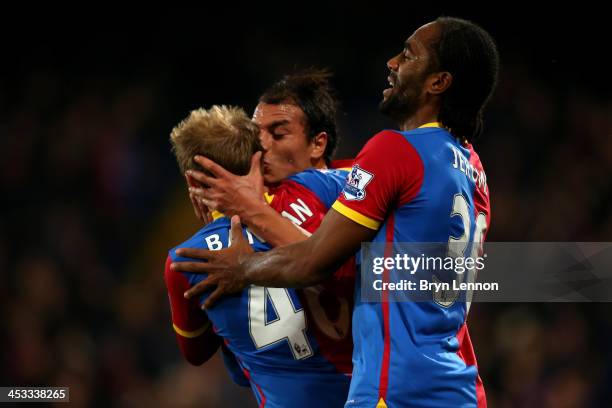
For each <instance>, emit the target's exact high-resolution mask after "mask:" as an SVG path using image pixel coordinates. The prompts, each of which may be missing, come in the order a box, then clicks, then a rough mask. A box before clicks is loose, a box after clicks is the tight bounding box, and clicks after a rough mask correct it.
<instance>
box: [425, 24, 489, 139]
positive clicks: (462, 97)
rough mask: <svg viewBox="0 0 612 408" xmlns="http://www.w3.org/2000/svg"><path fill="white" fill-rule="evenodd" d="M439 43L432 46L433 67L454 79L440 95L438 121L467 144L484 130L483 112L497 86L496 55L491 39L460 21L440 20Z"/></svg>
mask: <svg viewBox="0 0 612 408" xmlns="http://www.w3.org/2000/svg"><path fill="white" fill-rule="evenodd" d="M436 23H437V24H438V25H439V27H440V32H441V33H440V37H439V40H438V41H437V42H436V43H435V44H433V50H434V55H435V56H436V59H435V62H434V64H436V65H437V66H435V67H432V68H433V69H435V70H437V71H448V72H450V73H451V74H452V76H453V82H452V84H451V86H450V88H449V89H448V90H447V91H446V92H445V93H444V94H443V95H442V106H441V108H440V113H439V116H438V120H439V121H440V122H442V124H444V126H446V127H447V128H449V129H450V130H451V132H452V133H453V134H454V135H455V136H456V137H460V138H464V139H466V140H467V141H468V142H472V141H473V140H475V139H476V138H477V137H478V136H479V135H480V134H481V133H482V129H483V121H482V116H483V110H484V108H485V106H486V105H487V103H488V101H489V99H490V97H491V95H492V94H493V91H494V89H495V87H496V85H497V76H498V72H499V54H498V51H497V46H496V45H495V42H494V41H493V38H491V36H490V35H489V33H487V32H486V31H485V30H484V29H482V28H481V27H480V26H478V25H476V24H474V23H472V22H470V21H467V20H463V19H460V18H455V17H439V18H438V19H436Z"/></svg>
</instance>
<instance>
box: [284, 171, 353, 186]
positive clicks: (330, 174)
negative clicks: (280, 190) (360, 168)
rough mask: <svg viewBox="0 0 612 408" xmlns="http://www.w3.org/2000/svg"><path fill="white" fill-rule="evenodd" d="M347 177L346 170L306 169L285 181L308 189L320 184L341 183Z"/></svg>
mask: <svg viewBox="0 0 612 408" xmlns="http://www.w3.org/2000/svg"><path fill="white" fill-rule="evenodd" d="M347 175H348V169H306V170H304V171H301V172H299V173H296V174H293V175H291V176H289V177H288V178H287V181H293V182H295V183H298V184H300V185H303V186H304V187H306V188H310V187H312V186H313V185H317V184H321V183H334V182H335V183H338V182H340V183H343V182H344V181H345V180H346V176H347Z"/></svg>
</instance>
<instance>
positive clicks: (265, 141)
mask: <svg viewBox="0 0 612 408" xmlns="http://www.w3.org/2000/svg"><path fill="white" fill-rule="evenodd" d="M271 141H272V137H271V135H270V134H269V133H268V132H266V131H264V130H262V131H261V132H259V143H260V144H261V148H262V150H263V151H264V153H265V152H266V151H268V150H269V149H270V142H271Z"/></svg>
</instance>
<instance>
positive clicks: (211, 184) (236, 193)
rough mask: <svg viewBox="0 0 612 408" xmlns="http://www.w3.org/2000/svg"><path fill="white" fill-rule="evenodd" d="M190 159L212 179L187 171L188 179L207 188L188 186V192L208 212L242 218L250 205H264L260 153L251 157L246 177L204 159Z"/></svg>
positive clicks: (193, 171)
mask: <svg viewBox="0 0 612 408" xmlns="http://www.w3.org/2000/svg"><path fill="white" fill-rule="evenodd" d="M194 160H195V161H196V162H197V163H198V164H199V165H200V166H202V167H203V168H204V169H206V170H207V171H208V172H210V174H212V175H213V176H212V177H211V176H208V175H206V174H204V173H202V172H200V171H196V170H189V171H187V175H188V176H189V177H192V178H193V179H194V180H197V181H198V182H199V183H201V184H202V185H204V186H207V187H208V188H202V187H201V186H199V187H190V189H189V192H190V194H193V195H194V196H195V197H196V198H198V199H200V200H201V202H203V203H204V204H205V205H206V206H207V207H208V208H209V209H211V210H217V211H220V212H222V213H224V214H226V215H230V216H231V215H239V216H241V217H242V218H246V217H248V215H247V213H248V212H249V210H250V209H252V208H253V206H257V205H260V204H262V203H264V201H263V192H264V187H263V176H262V175H261V152H257V153H255V154H254V155H253V157H252V158H251V169H250V170H249V174H247V175H246V176H237V175H235V174H232V173H230V172H229V171H227V170H225V169H224V168H223V167H221V166H219V165H218V164H217V163H215V162H213V161H212V160H210V159H207V158H206V157H204V156H196V157H195V158H194Z"/></svg>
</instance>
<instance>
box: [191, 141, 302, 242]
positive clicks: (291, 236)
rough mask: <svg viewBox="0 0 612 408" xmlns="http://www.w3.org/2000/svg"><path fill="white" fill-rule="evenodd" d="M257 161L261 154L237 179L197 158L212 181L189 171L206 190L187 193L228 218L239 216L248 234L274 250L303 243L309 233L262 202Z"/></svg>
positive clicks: (194, 188) (256, 154)
mask: <svg viewBox="0 0 612 408" xmlns="http://www.w3.org/2000/svg"><path fill="white" fill-rule="evenodd" d="M260 160H261V153H260V152H258V153H255V155H254V156H253V158H252V160H251V170H250V171H249V174H247V175H246V176H237V175H235V174H232V173H230V172H228V171H227V170H225V169H224V168H223V167H221V166H219V165H217V164H216V163H214V162H213V161H211V160H209V159H207V158H205V157H202V156H196V158H195V161H196V162H198V163H199V164H200V165H202V167H204V168H206V169H208V170H209V171H210V172H211V173H212V174H213V175H214V177H210V176H208V175H206V174H204V173H202V172H199V171H195V170H191V171H189V173H188V177H189V178H190V179H193V180H196V181H198V182H200V183H202V184H203V185H205V186H208V188H206V189H204V188H198V187H196V186H191V187H190V189H189V192H190V194H191V195H193V196H195V197H196V199H199V201H203V202H204V203H206V205H207V206H208V208H213V209H215V210H217V211H221V212H222V213H224V214H226V215H228V216H233V215H238V216H239V217H240V219H241V220H242V222H243V223H244V224H246V225H247V226H248V227H249V229H250V230H251V231H253V232H254V233H255V234H256V235H257V236H259V237H261V238H262V239H264V240H265V241H266V242H267V243H269V244H270V245H271V246H273V247H276V246H282V245H289V244H292V243H295V242H299V241H303V240H305V239H306V238H307V237H308V235H309V233H307V232H306V231H304V230H303V229H302V228H299V227H298V226H296V225H295V224H293V223H292V222H291V221H289V220H288V219H286V218H284V217H282V216H281V215H280V214H278V213H277V212H276V211H274V209H273V208H272V207H270V206H269V205H268V204H267V203H266V202H265V201H264V199H263V179H262V176H261V169H260ZM199 201H198V202H199Z"/></svg>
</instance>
